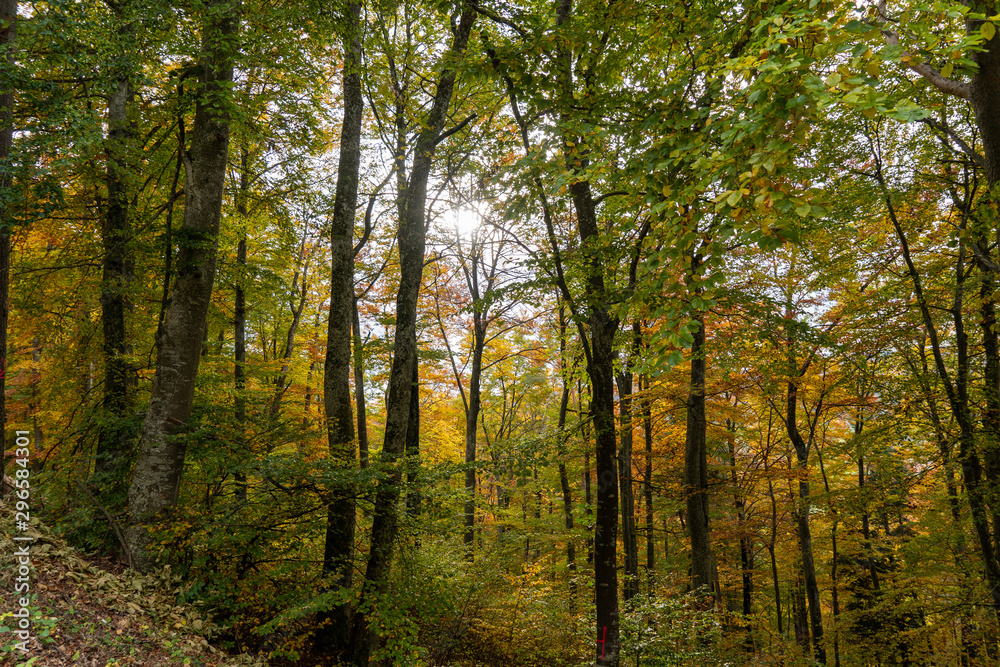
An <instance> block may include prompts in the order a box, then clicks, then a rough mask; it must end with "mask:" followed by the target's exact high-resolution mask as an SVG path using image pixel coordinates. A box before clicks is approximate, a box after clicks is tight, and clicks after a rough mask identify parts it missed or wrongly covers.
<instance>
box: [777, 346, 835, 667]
mask: <svg viewBox="0 0 1000 667" xmlns="http://www.w3.org/2000/svg"><path fill="white" fill-rule="evenodd" d="M794 370H797V369H794V364H793V372H794ZM802 375H804V371H803V372H801V373H799V374H798V376H797V377H795V378H794V379H792V380H789V382H788V393H787V400H786V403H785V407H786V417H785V427H786V430H787V431H788V438H789V440H791V441H792V445H793V446H794V447H795V456H796V459H797V460H798V467H799V471H800V472H799V504H798V507H797V508H796V510H795V525H796V530H797V532H798V536H799V550H800V551H801V553H802V576H803V578H804V579H805V589H806V597H807V598H808V600H809V624H810V626H811V629H812V638H813V651H814V653H815V655H816V660H817V661H819V662H820V663H822V664H824V665H825V664H826V647H825V645H824V643H823V615H822V610H821V609H820V602H819V584H818V583H817V581H816V565H815V563H814V561H813V547H812V533H811V531H810V529H809V507H810V500H809V447H808V446H807V444H806V442H805V440H803V439H802V435H801V434H800V433H799V428H798V424H797V423H796V407H797V401H798V385H797V384H796V382H798V380H799V379H800V378H801V377H802Z"/></svg>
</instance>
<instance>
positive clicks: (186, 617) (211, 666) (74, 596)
mask: <svg viewBox="0 0 1000 667" xmlns="http://www.w3.org/2000/svg"><path fill="white" fill-rule="evenodd" d="M16 528H17V526H16V523H15V511H14V507H13V503H12V502H11V500H10V499H9V498H8V501H7V502H6V503H5V502H3V501H0V665H3V666H7V665H11V666H14V665H17V666H19V667H61V666H62V665H74V666H86V667H89V666H91V665H93V666H94V667H116V666H119V665H122V666H123V665H143V666H149V667H160V666H166V665H171V666H173V665H192V666H199V665H200V666H202V667H237V666H240V667H266V665H267V663H266V662H265V661H263V660H261V659H255V658H252V657H249V656H238V657H233V656H230V655H228V654H227V653H225V652H224V651H222V650H221V649H219V648H216V647H215V646H213V645H212V644H211V643H210V642H209V638H210V637H211V634H212V630H213V628H212V626H211V625H210V623H209V622H208V621H206V620H205V619H204V618H203V616H202V615H201V614H200V613H199V612H198V610H197V609H195V608H193V607H184V606H178V605H177V604H176V596H177V592H178V588H177V587H178V580H177V578H176V577H174V576H171V574H170V572H169V570H162V571H159V572H156V573H154V574H150V575H141V574H138V573H136V572H134V571H132V570H127V569H126V568H125V567H124V566H123V565H121V564H119V563H116V562H114V561H112V560H108V559H106V558H97V557H92V556H83V555H82V554H80V553H78V552H77V551H76V550H75V549H73V548H72V547H70V546H68V545H67V544H66V542H65V541H64V540H62V539H61V538H59V537H58V536H57V535H56V534H55V533H53V532H52V530H51V529H49V528H48V527H46V526H45V525H43V524H40V523H39V522H38V521H37V520H35V519H34V518H32V521H31V526H30V528H29V529H28V530H27V531H26V532H24V531H21V530H16ZM24 535H27V536H30V537H33V538H34V540H33V541H32V542H30V543H28V542H24V541H15V540H14V539H13V538H14V537H15V536H24ZM24 544H30V547H29V556H30V559H31V565H30V574H29V575H28V583H29V584H30V587H31V590H30V596H31V603H30V605H29V607H28V610H29V614H30V618H31V627H30V635H31V636H30V638H29V640H28V641H27V644H26V646H25V648H27V651H26V652H23V651H21V650H19V649H18V648H16V647H15V645H16V643H17V642H20V641H21V639H20V638H19V637H17V636H16V635H15V634H13V632H12V630H13V629H15V628H16V627H17V622H18V621H17V619H16V618H15V617H14V614H15V613H16V612H17V611H18V610H19V609H20V605H19V601H20V599H21V598H22V597H23V595H24V593H23V592H19V591H18V590H16V589H15V586H16V585H17V584H18V581H17V578H18V576H19V575H18V569H19V563H18V558H17V556H16V555H15V553H16V551H17V550H18V549H20V548H21V547H22V546H23V545H24Z"/></svg>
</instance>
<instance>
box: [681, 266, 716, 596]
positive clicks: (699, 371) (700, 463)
mask: <svg viewBox="0 0 1000 667" xmlns="http://www.w3.org/2000/svg"><path fill="white" fill-rule="evenodd" d="M699 261H700V257H699V256H698V255H692V259H691V274H692V275H694V272H695V271H696V270H697V266H698V263H699ZM694 324H695V326H697V329H696V330H695V331H693V332H692V335H693V338H694V341H693V342H692V343H691V383H690V388H689V390H688V397H687V435H686V438H685V444H684V486H685V495H686V497H687V523H688V531H689V534H690V539H691V587H692V588H693V589H695V590H698V589H699V588H702V587H704V588H705V589H706V590H708V591H711V589H712V545H711V542H710V541H709V529H708V451H707V445H706V428H707V421H706V419H705V322H704V315H702V314H700V313H699V314H698V315H696V316H695V318H694Z"/></svg>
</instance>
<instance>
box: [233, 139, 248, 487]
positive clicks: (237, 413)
mask: <svg viewBox="0 0 1000 667" xmlns="http://www.w3.org/2000/svg"><path fill="white" fill-rule="evenodd" d="M249 169H250V156H249V153H248V151H247V149H246V147H243V148H242V149H241V150H240V189H239V196H238V197H237V199H236V212H237V213H238V214H239V215H240V217H241V218H242V219H241V224H242V225H245V224H246V220H247V215H248V211H247V195H248V194H249V191H250V173H249ZM236 267H237V272H238V275H237V278H236V297H235V299H236V305H235V311H234V313H233V389H234V391H235V395H234V396H233V413H234V414H233V417H234V419H235V421H236V446H237V450H238V452H239V456H240V457H241V458H242V459H243V460H245V459H246V457H247V455H248V454H249V452H247V451H246V424H247V395H246V388H247V380H246V363H247V305H246V291H245V290H244V287H243V283H244V281H245V280H246V267H247V236H246V230H245V228H244V229H243V231H242V232H241V234H240V242H239V245H237V246H236ZM234 477H235V479H236V499H237V500H239V501H240V502H246V500H247V476H246V473H245V472H240V471H237V472H236V474H235V475H234Z"/></svg>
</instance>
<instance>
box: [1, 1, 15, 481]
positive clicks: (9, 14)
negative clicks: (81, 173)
mask: <svg viewBox="0 0 1000 667" xmlns="http://www.w3.org/2000/svg"><path fill="white" fill-rule="evenodd" d="M16 33H17V1H16V0H0V49H4V50H5V51H6V61H7V63H8V66H9V67H11V69H13V66H14V38H15V36H16ZM13 141H14V91H13V90H0V164H7V163H8V159H9V158H10V154H11V149H12V148H13ZM12 186H13V182H12V180H11V175H10V173H8V172H6V171H3V172H0V197H7V195H8V191H9V190H10V189H11V187H12ZM13 227H14V214H13V211H12V210H11V207H10V206H3V207H0V475H2V473H3V470H4V466H5V465H6V463H7V462H6V460H5V458H4V456H5V454H4V452H5V450H6V443H7V400H6V389H5V387H6V384H7V380H6V376H7V319H8V313H9V306H8V301H9V295H10V233H11V230H12V229H13ZM0 495H2V494H0Z"/></svg>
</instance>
